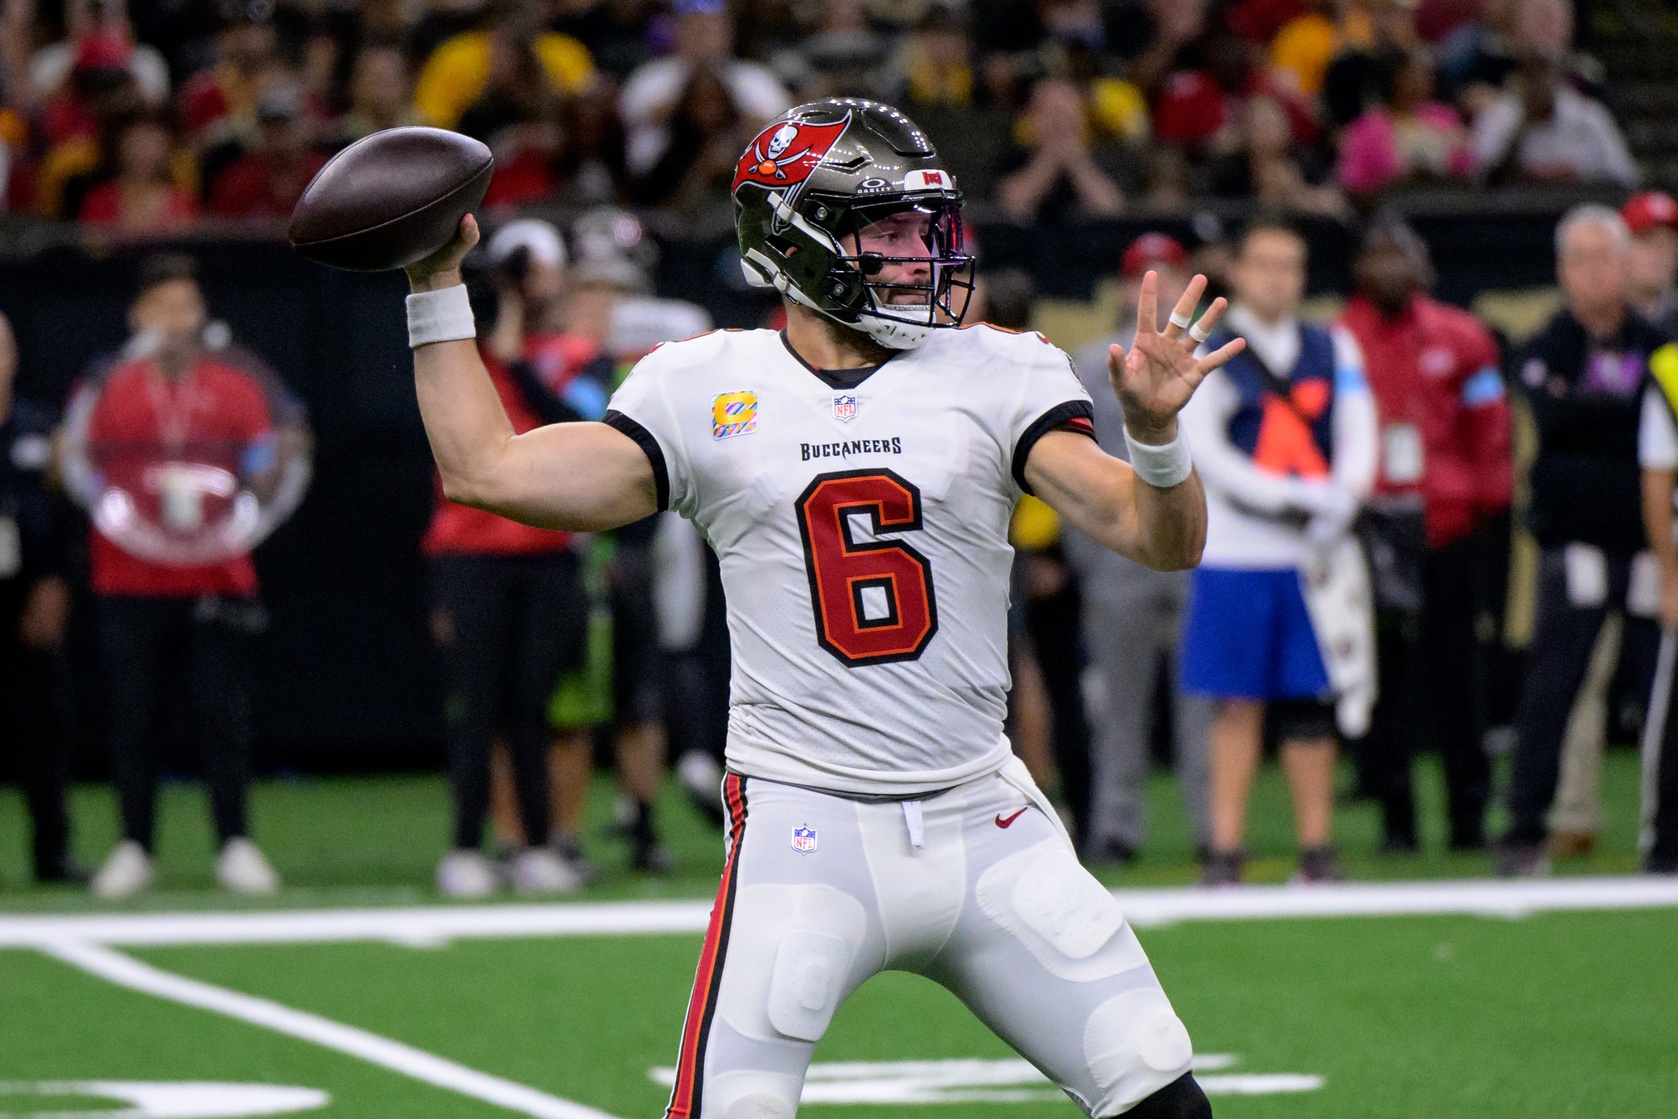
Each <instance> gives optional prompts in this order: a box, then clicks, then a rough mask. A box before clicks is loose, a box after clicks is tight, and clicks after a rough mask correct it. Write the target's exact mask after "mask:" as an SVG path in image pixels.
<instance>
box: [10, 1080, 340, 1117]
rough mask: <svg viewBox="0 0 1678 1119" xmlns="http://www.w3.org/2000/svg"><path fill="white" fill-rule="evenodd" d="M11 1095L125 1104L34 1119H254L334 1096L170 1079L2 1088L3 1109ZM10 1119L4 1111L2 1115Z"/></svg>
mask: <svg viewBox="0 0 1678 1119" xmlns="http://www.w3.org/2000/svg"><path fill="white" fill-rule="evenodd" d="M7 1096H14V1097H15V1096H35V1097H42V1096H46V1097H52V1096H95V1097H103V1098H105V1099H114V1100H121V1101H122V1102H123V1103H127V1104H132V1105H133V1106H132V1107H128V1108H124V1109H123V1110H121V1111H113V1110H111V1109H110V1108H103V1109H101V1110H97V1111H53V1112H43V1111H35V1110H31V1111H26V1112H24V1113H23V1115H24V1116H27V1117H28V1119H251V1117H253V1116H258V1115H288V1114H291V1113H292V1112H297V1111H316V1110H318V1109H320V1108H323V1107H325V1106H326V1105H327V1104H329V1103H331V1102H332V1097H331V1096H329V1095H327V1094H326V1093H325V1092H322V1091H319V1090H318V1089H315V1088H291V1087H285V1086H282V1085H278V1084H219V1083H213V1082H192V1081H188V1082H184V1083H177V1082H173V1081H167V1080H48V1081H44V1082H41V1083H33V1084H32V1083H30V1082H28V1081H22V1082H19V1083H12V1084H0V1106H4V1105H5V1103H6V1097H7ZM4 1114H7V1113H6V1112H0V1115H4Z"/></svg>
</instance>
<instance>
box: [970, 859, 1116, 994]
mask: <svg viewBox="0 0 1678 1119" xmlns="http://www.w3.org/2000/svg"><path fill="white" fill-rule="evenodd" d="M975 893H976V896H977V898H978V902H979V908H980V909H981V910H983V911H984V913H985V915H986V916H987V917H989V918H990V919H991V920H992V921H995V922H996V923H997V924H998V925H1000V926H1002V927H1003V928H1004V929H1007V930H1008V931H1009V932H1011V933H1013V934H1014V937H1015V938H1016V939H1018V940H1019V941H1020V943H1022V944H1024V945H1025V947H1026V948H1027V949H1028V950H1029V951H1030V952H1031V954H1032V955H1033V956H1035V957H1036V958H1037V961H1038V962H1039V963H1041V964H1042V965H1043V966H1044V967H1045V968H1047V969H1048V971H1049V972H1050V974H1052V975H1054V976H1056V977H1058V978H1060V979H1066V980H1070V981H1072V982H1075V983H1087V982H1091V981H1093V980H1097V979H1106V978H1109V977H1111V976H1114V975H1118V974H1119V973H1120V972H1123V971H1128V970H1130V969H1131V968H1134V967H1141V966H1143V965H1145V964H1146V963H1147V962H1148V959H1147V956H1146V955H1145V954H1144V953H1143V951H1142V946H1141V945H1140V944H1138V943H1137V941H1136V934H1135V933H1133V932H1131V931H1130V926H1129V925H1127V924H1125V919H1124V912H1123V911H1122V910H1121V909H1120V908H1119V903H1118V901H1117V900H1116V899H1115V898H1114V897H1113V895H1112V894H1111V893H1110V892H1108V890H1107V888H1106V887H1104V886H1102V885H1101V883H1099V882H1097V881H1096V880H1095V878H1094V877H1093V876H1092V875H1091V874H1090V872H1089V871H1087V870H1085V869H1084V868H1083V867H1082V866H1080V865H1079V863H1078V860H1077V857H1076V856H1074V855H1073V854H1072V852H1071V850H1070V849H1068V848H1067V846H1066V844H1064V843H1062V842H1061V841H1060V840H1058V839H1051V840H1045V841H1044V842H1042V843H1039V844H1037V845H1035V846H1033V847H1029V848H1027V849H1026V850H1024V851H1021V852H1019V853H1018V854H1016V855H1011V856H1009V857H1008V858H1006V859H1004V860H1002V861H1001V862H999V863H997V864H996V865H995V866H993V867H991V868H990V869H989V870H987V871H985V872H984V874H982V875H980V877H979V884H978V887H977V889H976V891H975Z"/></svg>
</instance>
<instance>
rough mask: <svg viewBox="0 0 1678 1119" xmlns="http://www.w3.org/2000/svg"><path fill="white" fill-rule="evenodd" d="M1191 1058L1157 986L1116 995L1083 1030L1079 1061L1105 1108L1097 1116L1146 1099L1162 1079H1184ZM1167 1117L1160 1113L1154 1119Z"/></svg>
mask: <svg viewBox="0 0 1678 1119" xmlns="http://www.w3.org/2000/svg"><path fill="white" fill-rule="evenodd" d="M1193 1056H1194V1051H1193V1048H1192V1047H1191V1046H1190V1044H1189V1031H1188V1030H1187V1029H1186V1028H1184V1026H1183V1023H1182V1020H1181V1019H1179V1018H1178V1017H1177V1014H1176V1012H1175V1011H1174V1010H1172V1009H1171V1000H1170V999H1168V998H1166V997H1165V992H1164V991H1162V990H1160V989H1159V986H1158V985H1157V984H1150V985H1149V986H1146V987H1137V988H1134V989H1132V990H1129V991H1125V992H1123V993H1122V994H1119V995H1115V996H1114V997H1112V998H1110V999H1108V1000H1107V1001H1106V1002H1104V1003H1102V1004H1101V1005H1100V1006H1098V1007H1096V1008H1095V1011H1094V1012H1093V1013H1092V1014H1091V1015H1090V1017H1089V1021H1088V1022H1086V1023H1085V1025H1084V1059H1085V1060H1086V1061H1088V1062H1089V1067H1090V1073H1091V1075H1092V1076H1093V1077H1094V1078H1095V1083H1096V1086H1097V1087H1098V1088H1099V1089H1100V1090H1101V1101H1100V1102H1101V1103H1102V1104H1103V1105H1105V1106H1104V1107H1103V1108H1099V1109H1097V1110H1096V1114H1098V1115H1113V1114H1117V1113H1118V1112H1119V1110H1120V1109H1121V1108H1123V1107H1124V1106H1125V1105H1126V1104H1128V1103H1129V1102H1130V1101H1132V1100H1137V1099H1146V1098H1148V1093H1149V1092H1150V1091H1152V1090H1153V1089H1154V1086H1155V1085H1157V1084H1158V1083H1159V1082H1160V1079H1161V1078H1162V1077H1164V1076H1172V1077H1178V1076H1180V1075H1181V1074H1186V1073H1187V1072H1188V1071H1189V1062H1190V1061H1191V1060H1192V1059H1193ZM1198 1090H1199V1089H1198V1088H1197V1089H1196V1091H1198ZM1169 1114H1170V1113H1167V1112H1161V1113H1159V1119H1165V1116H1167V1115H1169Z"/></svg>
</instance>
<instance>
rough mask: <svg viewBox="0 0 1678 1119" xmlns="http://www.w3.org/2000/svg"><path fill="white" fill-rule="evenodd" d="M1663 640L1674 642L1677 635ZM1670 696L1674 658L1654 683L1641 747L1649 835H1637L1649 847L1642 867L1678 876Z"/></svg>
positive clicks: (1675, 677) (1675, 741)
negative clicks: (1665, 672)
mask: <svg viewBox="0 0 1678 1119" xmlns="http://www.w3.org/2000/svg"><path fill="white" fill-rule="evenodd" d="M1664 640H1668V641H1675V642H1678V635H1669V636H1667V637H1666V638H1664ZM1674 693H1678V658H1674V659H1673V661H1672V662H1671V663H1670V665H1669V672H1668V674H1667V676H1666V678H1665V679H1664V680H1657V681H1656V682H1655V686H1654V689H1653V694H1652V695H1651V697H1650V704H1649V713H1648V718H1649V719H1650V720H1651V722H1650V725H1649V726H1647V727H1645V728H1644V733H1645V735H1646V738H1645V741H1644V745H1643V749H1644V757H1643V781H1642V784H1643V790H1642V793H1643V799H1644V807H1645V808H1650V809H1653V811H1652V812H1651V813H1650V814H1648V815H1647V816H1646V818H1645V819H1644V820H1643V824H1644V825H1645V826H1646V827H1647V828H1648V829H1649V832H1648V834H1646V835H1640V836H1639V842H1640V843H1642V842H1644V841H1647V842H1648V844H1649V846H1648V849H1647V850H1646V851H1644V853H1643V858H1644V866H1645V867H1646V868H1647V869H1649V870H1657V871H1662V872H1664V873H1667V874H1678V704H1675V702H1674V700H1675V699H1678V696H1675V694H1674ZM1654 720H1659V722H1658V723H1656V722H1654ZM1650 739H1652V741H1651V740H1650ZM1650 751H1653V756H1650ZM1650 798H1653V803H1650V802H1649V801H1650Z"/></svg>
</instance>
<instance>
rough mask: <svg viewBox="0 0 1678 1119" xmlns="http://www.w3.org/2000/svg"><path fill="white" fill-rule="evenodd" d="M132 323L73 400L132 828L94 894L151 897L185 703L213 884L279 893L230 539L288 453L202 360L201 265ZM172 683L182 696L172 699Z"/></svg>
mask: <svg viewBox="0 0 1678 1119" xmlns="http://www.w3.org/2000/svg"><path fill="white" fill-rule="evenodd" d="M129 320H130V324H131V325H132V326H133V328H134V331H135V335H134V338H133V339H132V340H131V341H130V342H129V344H128V346H127V347H126V348H125V349H124V351H123V353H122V354H121V355H120V356H119V357H118V358H117V360H116V364H115V365H114V366H113V367H112V368H111V369H110V370H109V372H108V373H106V374H105V375H104V377H103V379H102V380H101V381H100V382H98V384H97V392H96V395H84V394H82V393H78V401H81V400H83V399H86V400H88V401H89V402H90V403H89V405H88V407H89V409H90V410H89V412H88V414H87V415H86V417H85V437H84V439H85V446H86V453H85V460H86V466H87V468H88V469H89V470H91V471H92V472H95V473H96V475H97V478H98V483H97V488H98V490H99V491H100V493H101V494H102V495H103V496H102V497H101V498H100V499H99V500H97V501H96V502H95V503H94V504H93V506H92V509H91V512H92V516H93V524H94V529H93V533H92V539H91V541H90V545H89V558H90V561H91V567H92V584H93V592H94V595H95V598H96V600H97V603H98V621H99V647H100V653H101V657H102V659H103V662H104V666H105V677H106V686H107V688H108V692H109V709H108V712H107V720H106V738H107V743H108V745H109V748H110V755H111V776H112V781H113V783H114V784H115V785H116V789H117V794H118V799H119V801H120V804H121V811H122V828H123V840H122V842H121V843H120V844H118V846H117V847H116V849H115V850H114V851H112V852H111V855H110V857H109V858H108V859H106V861H105V864H104V865H103V866H102V867H101V868H100V870H99V873H98V874H96V875H95V876H94V879H93V882H92V889H93V892H94V893H95V894H96V895H98V896H100V897H125V896H128V895H131V894H134V893H137V892H139V891H141V890H143V889H145V888H147V887H148V886H149V885H150V884H151V882H152V877H153V874H152V866H151V850H152V842H153V838H154V833H155V830H156V828H155V815H156V801H157V747H158V741H157V739H158V734H157V732H158V730H159V722H160V718H159V717H160V715H161V714H162V713H163V711H164V709H165V708H166V707H167V705H168V701H169V697H171V696H173V695H176V694H177V693H178V694H179V696H180V697H181V698H182V699H184V700H185V701H186V703H187V705H188V706H187V710H186V711H185V712H183V713H182V714H183V715H184V716H185V720H184V721H185V722H186V723H187V724H188V725H189V726H190V727H191V729H192V730H193V731H194V732H195V733H194V738H195V739H196V740H197V744H198V746H199V748H200V751H201V754H202V757H203V765H204V777H205V780H206V782H207V784H208V785H209V787H210V807H211V811H212V815H213V816H214V819H215V828H216V837H217V840H218V841H219V843H220V845H221V855H220V858H218V860H217V862H216V880H217V881H218V882H219V883H220V884H221V885H222V886H223V887H224V888H226V889H229V890H232V891H234V892H236V893H245V894H267V893H272V892H273V891H274V890H275V889H277V888H278V886H279V877H278V875H276V874H275V873H274V869H273V867H271V866H270V865H269V864H268V861H267V860H266V859H265V858H264V857H263V855H262V852H261V851H259V850H258V849H257V848H256V846H255V844H253V843H252V842H251V840H250V839H249V836H248V830H247V826H246V818H245V817H246V814H245V792H246V786H247V785H248V783H249V780H250V755H251V740H252V724H251V699H252V690H253V683H254V681H253V675H254V671H253V668H254V666H253V663H252V660H253V653H254V642H255V637H256V635H257V634H258V633H259V632H260V631H261V630H262V629H263V628H264V627H265V625H266V617H267V616H266V614H265V613H264V610H263V607H262V603H261V600H260V599H259V598H258V596H257V592H258V585H257V576H256V567H255V565H253V564H252V562H251V557H250V551H249V547H248V545H242V544H241V543H240V540H241V539H244V538H243V537H241V536H239V535H238V534H237V533H229V532H227V531H224V530H228V529H230V528H232V527H236V523H237V522H238V519H239V518H238V513H239V510H238V509H237V508H235V506H236V505H237V503H238V501H239V500H240V499H242V498H245V497H246V496H247V495H248V494H249V493H250V490H249V489H248V488H247V486H248V485H249V484H250V483H251V481H252V480H253V479H262V478H265V477H267V476H270V475H272V473H273V471H274V462H275V460H276V457H277V456H278V455H279V454H281V453H282V452H283V448H281V447H280V446H279V438H280V436H279V434H278V433H277V432H276V424H275V416H274V410H273V408H272V406H271V405H270V401H269V397H268V395H267V393H266V392H265V390H264V388H263V386H262V385H261V383H260V382H259V381H258V380H257V378H256V377H255V376H253V375H252V374H251V373H250V372H249V371H247V370H246V369H244V368H241V367H240V366H238V365H235V364H233V363H230V362H229V361H227V360H223V355H222V354H221V353H219V352H217V351H212V350H210V349H208V348H206V346H205V345H204V341H203V339H204V335H205V327H206V322H207V318H206V312H205V306H204V297H203V294H202V292H200V290H199V288H198V282H197V279H196V277H195V275H194V269H193V265H192V260H191V258H189V257H181V256H163V257H156V258H153V259H152V260H150V261H148V262H146V264H145V265H144V266H143V267H142V269H141V275H140V292H139V296H138V297H137V298H136V299H135V301H134V304H133V306H132V307H131V308H130V311H129ZM79 407H80V406H79V404H78V405H73V407H72V411H73V412H79ZM73 422H75V423H80V422H84V421H80V420H75V421H73ZM224 482H231V483H232V484H223V483H224ZM177 672H179V673H184V676H185V681H186V685H187V686H186V688H185V689H176V688H175V687H173V686H172V680H173V678H174V676H175V674H176V673H177Z"/></svg>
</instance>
